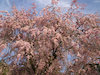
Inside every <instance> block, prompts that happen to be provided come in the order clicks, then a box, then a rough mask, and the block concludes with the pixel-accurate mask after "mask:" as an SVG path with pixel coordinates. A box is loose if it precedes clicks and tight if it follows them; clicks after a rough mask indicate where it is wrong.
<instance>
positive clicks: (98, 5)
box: [0, 0, 100, 13]
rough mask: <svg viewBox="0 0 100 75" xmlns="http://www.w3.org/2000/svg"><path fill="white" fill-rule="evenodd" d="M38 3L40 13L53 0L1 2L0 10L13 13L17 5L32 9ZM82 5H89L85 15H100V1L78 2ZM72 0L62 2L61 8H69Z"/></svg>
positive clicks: (82, 0)
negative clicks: (12, 9) (33, 4)
mask: <svg viewBox="0 0 100 75" xmlns="http://www.w3.org/2000/svg"><path fill="white" fill-rule="evenodd" d="M33 2H34V3H36V5H37V10H38V11H40V10H41V9H42V8H44V7H45V6H46V5H50V3H51V0H0V10H6V11H11V8H12V6H13V5H16V7H17V8H18V9H21V8H25V9H28V8H30V7H31V5H32V3H33ZM78 2H80V3H84V4H86V5H87V7H86V9H85V10H84V12H85V13H95V12H99V13H100V0H78ZM70 3H71V0H60V2H59V4H58V5H59V6H61V7H67V8H69V6H70Z"/></svg>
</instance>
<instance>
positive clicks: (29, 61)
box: [0, 0, 100, 75]
mask: <svg viewBox="0 0 100 75" xmlns="http://www.w3.org/2000/svg"><path fill="white" fill-rule="evenodd" d="M58 2H59V1H58V0H52V5H51V6H46V7H45V8H43V9H42V10H41V11H40V12H39V11H36V5H35V4H33V6H32V8H30V9H28V10H24V9H22V10H20V11H19V10H18V9H17V8H16V7H15V6H13V9H12V12H11V13H9V12H7V11H1V13H2V15H0V57H1V61H4V62H6V63H7V64H8V65H9V66H10V68H9V71H10V72H11V73H12V75H94V74H95V75H99V73H100V15H99V14H84V13H82V12H81V10H83V9H84V5H83V4H80V3H78V2H77V0H73V1H72V3H71V6H70V8H69V9H68V10H67V12H64V11H62V10H63V9H61V7H59V6H57V4H58ZM68 56H71V59H72V60H70V61H69V58H68ZM64 67H65V69H64V70H63V68H64ZM61 70H63V72H61Z"/></svg>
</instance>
